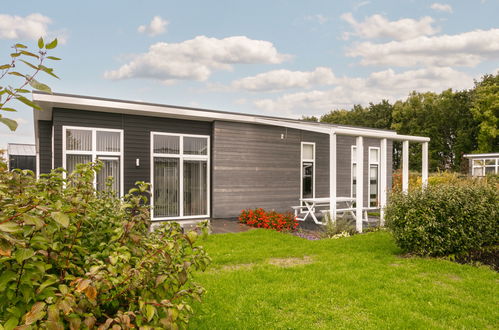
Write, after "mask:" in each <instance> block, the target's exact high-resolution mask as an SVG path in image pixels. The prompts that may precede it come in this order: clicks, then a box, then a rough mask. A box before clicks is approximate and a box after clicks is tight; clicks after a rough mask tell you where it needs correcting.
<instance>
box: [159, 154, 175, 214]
mask: <svg viewBox="0 0 499 330" xmlns="http://www.w3.org/2000/svg"><path fill="white" fill-rule="evenodd" d="M153 172H154V173H153V174H154V175H153V184H154V209H153V212H154V217H155V218H158V217H174V216H179V192H180V189H179V186H180V182H179V177H180V173H179V159H178V158H162V157H155V158H154V170H153Z"/></svg>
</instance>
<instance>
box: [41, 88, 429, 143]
mask: <svg viewBox="0 0 499 330" xmlns="http://www.w3.org/2000/svg"><path fill="white" fill-rule="evenodd" d="M33 101H34V102H36V103H37V104H38V105H40V107H41V108H42V109H43V110H44V111H38V110H35V109H33V114H34V120H35V137H36V136H38V135H37V130H38V121H39V120H52V110H53V108H63V109H64V108H67V109H75V110H86V111H99V112H109V113H119V114H130V115H140V116H153V117H164V118H177V119H186V120H197V121H209V122H211V121H215V120H222V121H232V122H244V123H253V124H263V125H273V126H280V127H287V128H294V129H300V130H306V131H312V132H317V133H324V134H331V133H337V134H340V135H352V136H364V137H373V138H388V139H392V140H409V141H413V142H428V141H429V140H430V139H429V138H426V137H418V136H408V135H398V134H397V133H396V132H395V131H390V130H383V129H375V128H367V127H355V126H348V125H336V124H328V123H320V122H312V121H306V120H300V119H292V118H284V117H272V116H265V115H253V114H244V113H238V112H228V111H220V110H210V109H202V108H191V107H184V106H173V105H166V104H157V103H148V102H138V101H125V100H117V99H110V98H103V97H93V96H82V95H74V94H63V93H53V94H48V93H44V92H39V91H33ZM37 145H38V142H37Z"/></svg>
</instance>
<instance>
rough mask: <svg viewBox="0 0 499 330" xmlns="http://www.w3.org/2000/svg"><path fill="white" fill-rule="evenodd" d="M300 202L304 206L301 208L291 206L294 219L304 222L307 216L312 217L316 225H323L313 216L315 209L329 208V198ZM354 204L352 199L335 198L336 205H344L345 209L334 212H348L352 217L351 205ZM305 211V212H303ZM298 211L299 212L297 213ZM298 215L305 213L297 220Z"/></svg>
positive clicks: (303, 199) (305, 199) (302, 199)
mask: <svg viewBox="0 0 499 330" xmlns="http://www.w3.org/2000/svg"><path fill="white" fill-rule="evenodd" d="M300 201H301V202H302V203H303V204H304V205H301V206H293V207H292V208H293V209H294V210H295V216H296V219H298V220H300V221H305V220H306V219H307V218H308V217H309V216H311V217H312V219H313V220H314V222H315V223H316V224H321V225H323V224H324V223H323V222H321V221H319V220H317V217H316V216H315V211H316V208H317V209H318V208H321V207H329V206H330V205H329V203H330V199H329V197H320V198H301V199H300ZM354 202H355V198H354V197H336V203H345V204H346V207H345V208H339V209H336V212H350V213H351V214H352V216H353V215H354V213H353V211H354V210H355V208H354V207H353V203H354ZM304 209H305V212H303V210H304ZM298 211H300V212H298ZM325 211H329V210H322V211H321V212H325ZM298 213H305V216H304V217H303V218H298Z"/></svg>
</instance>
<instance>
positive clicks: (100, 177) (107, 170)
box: [97, 157, 120, 194]
mask: <svg viewBox="0 0 499 330" xmlns="http://www.w3.org/2000/svg"><path fill="white" fill-rule="evenodd" d="M99 160H100V161H101V162H102V169H101V170H100V171H99V172H98V173H97V190H100V191H104V190H106V189H108V187H107V185H106V182H107V179H108V178H109V177H112V178H113V182H112V184H111V187H110V189H111V191H114V192H116V193H117V194H119V193H120V159H119V158H118V157H102V158H100V157H99Z"/></svg>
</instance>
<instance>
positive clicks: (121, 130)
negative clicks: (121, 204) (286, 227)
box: [33, 92, 429, 231]
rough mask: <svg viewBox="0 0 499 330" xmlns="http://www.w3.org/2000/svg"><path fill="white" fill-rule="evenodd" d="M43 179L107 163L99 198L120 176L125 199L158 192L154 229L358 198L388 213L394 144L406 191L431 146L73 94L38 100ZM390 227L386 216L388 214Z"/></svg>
mask: <svg viewBox="0 0 499 330" xmlns="http://www.w3.org/2000/svg"><path fill="white" fill-rule="evenodd" d="M33 100H34V101H35V102H36V103H37V104H39V105H40V106H41V107H42V108H43V109H44V111H37V110H35V111H34V119H35V136H36V148H37V157H38V161H39V164H40V173H47V172H49V171H50V170H51V169H53V168H57V167H64V168H66V169H67V170H69V171H71V170H72V169H73V168H74V167H75V165H76V164H77V163H81V162H88V161H93V160H95V159H100V160H101V161H102V162H103V163H104V167H103V170H102V171H101V173H99V174H98V175H97V178H96V186H97V188H98V189H103V188H104V187H105V185H104V180H105V178H106V177H108V176H113V177H114V178H115V181H114V187H113V188H114V189H115V190H116V191H118V192H119V193H120V194H123V193H124V192H125V191H128V189H129V188H131V187H132V186H133V185H134V184H135V182H136V181H146V182H150V183H151V184H152V196H151V203H152V205H153V210H152V220H153V221H165V220H177V221H182V220H189V219H203V218H204V219H206V218H213V219H217V218H231V217H237V216H238V215H239V213H240V211H241V210H243V209H246V208H255V207H262V208H265V209H275V210H277V211H291V206H293V205H299V203H300V198H307V197H315V198H319V197H324V198H328V199H329V205H330V212H331V215H332V216H333V218H335V217H336V213H337V212H336V208H337V203H336V201H337V197H344V196H354V197H355V210H356V222H357V230H359V231H361V230H362V211H363V210H365V209H369V208H373V209H379V208H382V207H383V206H384V205H386V201H387V192H388V191H389V189H390V188H389V187H391V180H392V175H391V173H392V143H393V141H403V157H402V158H403V162H402V163H403V189H404V190H407V188H408V177H409V175H408V174H409V168H408V164H409V163H408V157H409V156H408V155H409V152H408V150H409V142H415V143H422V145H423V159H422V170H423V171H422V173H423V182H424V183H426V181H427V177H428V141H429V139H428V138H426V137H417V136H405V135H399V134H397V133H396V132H394V131H387V130H377V129H369V128H359V127H348V126H341V125H330V124H324V123H316V122H307V121H301V120H294V119H287V118H276V117H269V116H259V115H250V114H241V113H231V112H223V111H213V110H206V109H195V108H188V107H179V106H171V105H162V104H152V103H144V102H133V101H123V100H115V99H106V98H98V97H86V96H79V95H68V94H45V93H41V92H34V93H33ZM381 213H382V214H381V217H382V219H383V212H381Z"/></svg>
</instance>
